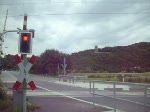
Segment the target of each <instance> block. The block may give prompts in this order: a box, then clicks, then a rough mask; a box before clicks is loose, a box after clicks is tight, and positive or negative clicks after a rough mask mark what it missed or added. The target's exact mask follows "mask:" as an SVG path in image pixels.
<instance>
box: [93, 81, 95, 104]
mask: <svg viewBox="0 0 150 112" xmlns="http://www.w3.org/2000/svg"><path fill="white" fill-rule="evenodd" d="M94 86H95V84H94V81H93V106H94V105H95V87H94Z"/></svg>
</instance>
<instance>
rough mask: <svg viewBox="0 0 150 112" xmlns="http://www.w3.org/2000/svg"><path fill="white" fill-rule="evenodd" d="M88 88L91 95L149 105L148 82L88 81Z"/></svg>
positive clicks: (149, 92)
mask: <svg viewBox="0 0 150 112" xmlns="http://www.w3.org/2000/svg"><path fill="white" fill-rule="evenodd" d="M89 88H90V93H91V94H93V96H104V97H111V98H113V99H117V100H123V101H127V102H130V103H136V104H139V105H145V106H148V107H150V84H139V83H126V82H125V83H123V82H112V81H90V83H89Z"/></svg>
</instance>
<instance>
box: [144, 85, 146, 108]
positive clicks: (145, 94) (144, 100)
mask: <svg viewBox="0 0 150 112" xmlns="http://www.w3.org/2000/svg"><path fill="white" fill-rule="evenodd" d="M144 104H145V105H146V104H147V85H145V90H144Z"/></svg>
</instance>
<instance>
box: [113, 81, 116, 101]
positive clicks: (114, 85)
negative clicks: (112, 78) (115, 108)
mask: <svg viewBox="0 0 150 112" xmlns="http://www.w3.org/2000/svg"><path fill="white" fill-rule="evenodd" d="M113 87H114V89H113V90H114V98H116V83H115V82H114V83H113Z"/></svg>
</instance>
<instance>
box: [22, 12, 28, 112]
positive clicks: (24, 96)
mask: <svg viewBox="0 0 150 112" xmlns="http://www.w3.org/2000/svg"><path fill="white" fill-rule="evenodd" d="M23 30H27V14H24V22H23ZM22 56H23V59H24V66H26V64H27V55H26V54H22ZM22 87H23V88H27V82H26V79H25V78H24V80H23V83H22ZM22 93H23V95H22V96H23V98H22V99H23V112H26V107H27V106H26V89H24V90H23V92H22Z"/></svg>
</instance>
